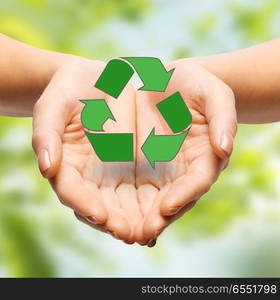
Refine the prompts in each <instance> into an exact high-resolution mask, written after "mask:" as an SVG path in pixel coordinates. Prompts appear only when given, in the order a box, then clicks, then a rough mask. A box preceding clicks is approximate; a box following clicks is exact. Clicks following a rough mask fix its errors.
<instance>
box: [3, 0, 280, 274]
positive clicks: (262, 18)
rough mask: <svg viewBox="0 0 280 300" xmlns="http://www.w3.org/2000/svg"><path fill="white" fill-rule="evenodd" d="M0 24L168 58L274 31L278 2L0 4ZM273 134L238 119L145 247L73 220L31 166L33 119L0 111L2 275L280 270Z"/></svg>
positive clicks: (103, 50) (62, 45)
mask: <svg viewBox="0 0 280 300" xmlns="http://www.w3.org/2000/svg"><path fill="white" fill-rule="evenodd" d="M0 32H2V33H5V34H7V35H9V36H11V37H13V38H15V39H18V40H21V41H23V42H26V43H28V44H32V45H34V46H37V47H42V48H46V49H49V50H53V51H62V52H67V53H72V54H76V55H82V56H87V57H89V58H95V59H103V60H106V61H107V60H109V59H110V58H112V57H117V56H125V55H129V56H134V55H135V56H139V55H144V56H156V57H159V58H161V59H163V61H168V60H173V59H177V58H182V57H188V56H205V55H211V54H216V53H219V52H225V51H231V50H235V49H239V48H242V47H247V46H250V45H252V44H255V43H259V42H263V41H266V40H269V39H272V38H274V37H277V36H279V35H280V1H279V0H246V1H245V0H229V1H226V0H224V1H222V0H203V1H202V0H201V1H185V0H181V1H180V0H178V1H169V0H115V1H114V0H76V1H75V0H67V1H66V0H61V1H55V0H38V1H36V0H1V2H0ZM0 51H1V49H0ZM279 130H280V126H279V125H278V124H273V125H258V126H245V125H242V126H240V127H239V132H238V136H237V138H236V142H235V151H234V153H233V156H232V159H231V163H230V165H229V167H228V168H227V170H226V171H224V172H223V174H222V175H221V177H220V179H219V180H218V182H217V183H216V184H215V185H214V186H213V188H212V189H211V191H210V192H209V193H208V194H207V195H205V196H204V197H203V198H202V199H201V200H200V201H199V203H198V204H197V206H196V207H195V208H194V209H193V210H191V211H190V212H188V213H187V214H186V215H185V216H184V217H183V218H181V219H180V220H179V221H178V222H176V223H175V224H173V225H172V226H170V227H169V228H168V229H167V230H166V231H165V233H164V234H163V235H162V237H161V238H160V239H159V241H158V244H157V246H156V247H155V248H153V249H149V248H146V247H140V246H137V245H132V246H128V245H125V244H122V243H121V242H119V241H116V240H114V239H113V238H111V237H109V236H107V235H104V234H102V233H99V232H96V231H94V230H92V229H91V228H88V227H86V226H85V225H84V224H82V223H79V222H78V221H76V219H75V218H74V217H73V214H72V212H71V211H70V210H69V209H67V208H65V207H63V206H62V205H61V204H60V203H59V201H58V200H57V198H56V196H55V195H54V193H53V192H52V191H51V189H50V187H49V185H48V183H47V182H46V181H45V180H44V179H42V178H41V176H40V174H39V171H38V170H37V165H36V159H35V156H34V154H33V152H32V149H31V120H30V119H15V118H4V117H1V118H0V276H1V277H5V276H10V277H17V276H24V277H36V276H45V277H59V276H66V277H67V276H76V277H79V276H92V277H95V276H128V277H130V276H133V277H136V276H164V277H165V276H186V277H188V276H197V277H199V276H280V259H279V253H280V252H279V250H280V233H279V232H280V231H279V225H280V200H279V199H280V189H279V185H278V180H277V179H278V176H277V175H278V173H279V170H280V159H279V153H280V138H279Z"/></svg>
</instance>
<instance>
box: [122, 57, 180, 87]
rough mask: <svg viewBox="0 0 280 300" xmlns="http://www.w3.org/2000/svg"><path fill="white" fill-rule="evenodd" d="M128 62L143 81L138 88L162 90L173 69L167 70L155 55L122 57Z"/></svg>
mask: <svg viewBox="0 0 280 300" xmlns="http://www.w3.org/2000/svg"><path fill="white" fill-rule="evenodd" d="M123 59H125V60H126V61H128V62H130V63H131V64H132V66H133V67H134V69H135V70H136V72H137V73H138V75H139V77H140V79H141V80H142V82H143V83H144V86H142V87H141V88H140V89H139V90H143V91H155V92H164V91H165V89H166V87H167V85H168V82H169V80H170V78H171V76H172V74H173V72H174V69H172V70H170V71H167V70H166V69H165V67H164V65H163V64H162V62H161V61H160V60H159V59H158V58H156V57H123Z"/></svg>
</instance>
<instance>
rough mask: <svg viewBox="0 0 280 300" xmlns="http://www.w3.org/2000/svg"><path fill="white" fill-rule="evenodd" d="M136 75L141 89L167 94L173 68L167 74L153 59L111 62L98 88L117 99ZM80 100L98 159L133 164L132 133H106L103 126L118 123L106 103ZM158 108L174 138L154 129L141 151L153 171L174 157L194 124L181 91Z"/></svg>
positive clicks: (113, 60)
mask: <svg viewBox="0 0 280 300" xmlns="http://www.w3.org/2000/svg"><path fill="white" fill-rule="evenodd" d="M135 72H136V73H137V74H138V76H139V77H140V79H141V81H142V82H143V84H144V85H143V86H142V87H141V88H140V89H139V90H144V91H156V92H164V91H165V89H166V87H167V85H168V82H169V80H170V78H171V76H172V74H173V72H174V69H172V70H170V71H167V70H166V69H165V67H164V65H163V64H162V63H161V61H160V60H159V59H158V58H154V57H122V58H119V59H112V60H110V61H109V62H108V64H107V65H106V67H105V69H104V70H103V72H102V73H101V75H100V76H99V78H98V80H97V81H96V83H95V87H96V88H98V89H99V90H101V91H103V92H104V93H106V94H108V95H110V96H112V97H114V98H116V99H117V98H118V97H119V95H120V94H121V92H122V91H123V89H124V88H125V86H126V85H127V83H128V82H129V80H130V79H131V77H132V76H133V74H134V73H135ZM80 101H81V102H82V103H84V104H85V107H84V109H83V110H82V113H81V122H82V124H83V126H84V128H85V129H87V130H84V132H85V134H86V136H87V138H88V140H89V142H90V143H91V145H92V147H93V149H94V151H95V153H96V155H97V156H98V157H99V159H100V160H102V161H106V162H117V161H133V133H104V130H103V125H104V123H105V122H106V121H107V120H108V119H112V120H114V121H116V120H115V118H114V115H113V113H112V112H111V110H110V108H109V106H108V105H107V103H106V101H105V100H104V99H95V100H80ZM156 107H157V109H158V111H159V112H160V113H161V115H162V117H163V118H164V119H165V121H166V123H167V124H168V126H169V127H170V129H171V130H172V132H173V133H174V135H156V134H155V128H153V129H152V130H151V132H150V134H149V136H148V137H147V139H146V140H145V142H144V144H143V145H142V147H141V150H142V151H143V153H144V155H145V156H146V158H147V159H148V161H149V162H150V164H151V166H152V167H153V168H154V167H155V162H157V161H161V162H166V161H171V160H173V159H174V158H175V156H176V155H177V153H178V152H179V150H180V148H181V146H182V144H183V142H184V140H185V138H186V136H187V134H188V132H189V128H190V124H191V121H192V116H191V113H190V111H189V109H188V107H187V105H186V104H185V102H184V100H183V98H182V96H181V94H180V93H179V92H176V93H174V94H172V95H171V96H169V97H168V98H166V99H164V100H162V101H161V102H159V103H158V104H156ZM88 130H90V131H95V133H92V132H89V131H88ZM96 132H97V133H96Z"/></svg>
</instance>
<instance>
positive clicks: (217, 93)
mask: <svg viewBox="0 0 280 300" xmlns="http://www.w3.org/2000/svg"><path fill="white" fill-rule="evenodd" d="M204 103H205V108H204V109H205V116H206V119H207V122H208V124H209V137H210V142H211V145H212V147H213V149H214V151H215V153H216V155H218V156H219V157H220V158H222V159H227V158H229V156H230V154H231V152H232V148H233V139H234V137H235V135H236V130H237V118H236V109H235V99H234V94H233V92H232V90H231V89H230V88H229V87H228V86H227V85H225V84H223V86H221V85H220V84H219V85H217V84H216V85H212V87H211V88H210V89H209V87H208V91H207V95H205V96H204Z"/></svg>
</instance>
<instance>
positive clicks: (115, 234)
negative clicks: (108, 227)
mask: <svg viewBox="0 0 280 300" xmlns="http://www.w3.org/2000/svg"><path fill="white" fill-rule="evenodd" d="M111 233H112V235H113V236H114V237H115V238H116V239H118V240H119V239H120V238H119V236H118V235H117V233H116V232H115V231H112V232H111Z"/></svg>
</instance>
